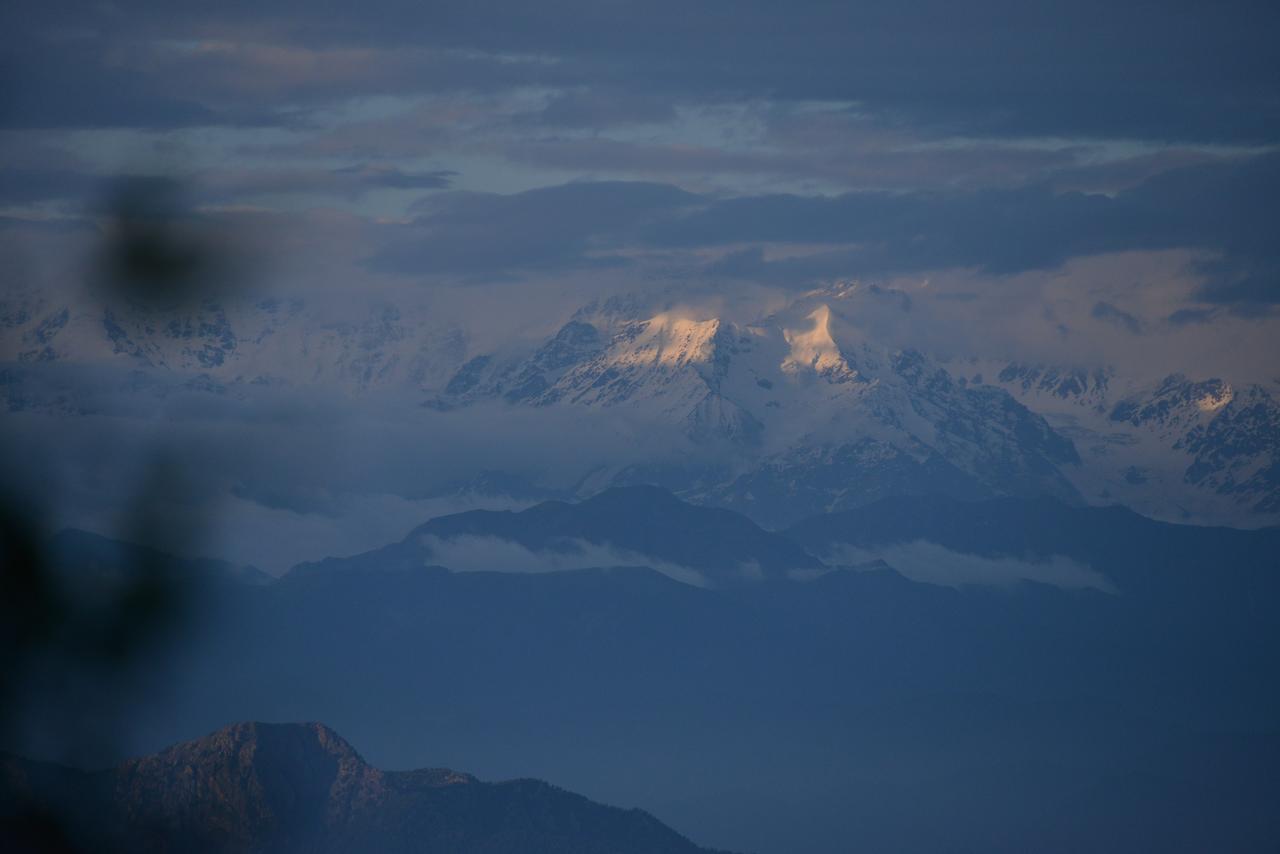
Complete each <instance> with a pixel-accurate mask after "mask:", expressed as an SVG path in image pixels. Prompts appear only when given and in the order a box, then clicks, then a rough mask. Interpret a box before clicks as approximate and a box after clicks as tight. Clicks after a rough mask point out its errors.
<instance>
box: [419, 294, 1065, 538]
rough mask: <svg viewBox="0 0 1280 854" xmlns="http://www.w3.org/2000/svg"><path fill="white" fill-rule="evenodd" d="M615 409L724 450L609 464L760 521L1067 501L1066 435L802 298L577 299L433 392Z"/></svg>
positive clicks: (470, 399)
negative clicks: (528, 344) (513, 345)
mask: <svg viewBox="0 0 1280 854" xmlns="http://www.w3.org/2000/svg"><path fill="white" fill-rule="evenodd" d="M484 399H505V400H507V401H509V402H511V403H516V404H522V405H531V406H552V405H572V406H584V407H617V408H627V409H629V410H633V411H635V412H636V413H637V414H638V415H642V416H643V417H645V418H647V419H651V420H654V421H657V422H660V423H673V424H677V425H679V426H680V427H681V429H682V430H683V432H684V433H685V435H686V436H687V437H689V438H690V439H691V440H692V441H693V442H694V443H695V445H707V444H729V445H731V446H733V447H735V448H736V452H734V453H731V454H729V455H728V456H727V458H726V457H725V456H723V455H718V456H717V457H716V459H717V460H721V461H722V462H720V464H719V465H718V466H716V467H714V468H713V467H710V466H705V465H702V464H700V463H699V461H698V460H696V459H695V460H693V461H692V462H691V463H690V464H689V465H687V466H683V467H681V469H682V470H681V471H679V472H671V471H666V472H656V471H654V470H649V469H645V470H636V469H632V470H629V471H619V472H616V473H614V474H613V475H612V476H611V477H612V482H614V483H626V482H629V481H635V480H659V481H662V482H664V483H665V484H666V485H667V486H670V487H672V488H674V489H676V490H678V491H680V492H682V493H684V494H686V495H688V496H690V497H694V498H698V499H700V500H703V501H706V502H709V503H713V504H718V505H723V506H729V507H734V508H736V509H741V510H743V511H745V512H747V513H749V514H751V515H753V516H755V517H756V518H759V519H762V520H765V521H767V522H771V523H777V522H781V521H785V520H790V519H796V518H799V517H800V516H803V515H806V514H811V513H815V512H822V511H824V510H830V509H838V508H847V507H853V506H857V505H858V504H861V503H864V502H866V501H868V500H872V499H874V498H877V497H880V496H883V495H887V494H896V493H901V492H908V493H913V492H937V491H942V492H945V493H948V494H953V495H958V496H964V497H978V496H983V495H994V494H1001V493H1006V494H1007V493H1012V494H1035V493H1049V494H1053V495H1057V496H1059V497H1063V498H1074V497H1075V491H1074V489H1073V488H1072V486H1071V485H1070V483H1069V481H1068V480H1067V479H1066V478H1065V477H1064V476H1063V475H1062V473H1061V472H1060V470H1059V469H1060V467H1062V466H1071V465H1075V464H1076V463H1077V456H1076V452H1075V449H1074V448H1073V447H1072V444H1071V442H1070V441H1069V440H1067V439H1065V438H1064V437H1062V436H1061V435H1059V434H1057V433H1056V432H1055V431H1054V430H1053V429H1052V428H1050V427H1049V426H1048V424H1046V423H1045V421H1044V420H1043V419H1042V418H1040V417H1039V416H1037V415H1035V414H1034V413H1032V412H1030V411H1029V410H1028V409H1027V408H1026V407H1024V406H1022V405H1020V404H1019V403H1018V402H1017V401H1016V400H1014V399H1013V397H1011V396H1010V395H1009V394H1007V393H1006V392H1004V391H1002V390H1000V389H997V388H994V387H991V386H980V387H969V386H968V385H967V384H963V383H957V382H956V381H955V380H954V379H953V378H952V377H951V375H950V374H949V373H948V372H947V371H946V370H945V369H944V368H943V367H941V366H940V365H939V364H937V363H936V362H934V361H933V360H931V359H930V358H928V357H927V356H925V355H924V354H922V353H919V352H916V351H912V350H907V351H894V350H891V349H889V348H887V347H884V346H881V345H878V344H876V343H875V342H872V341H869V340H866V339H865V337H864V336H863V335H862V334H861V333H860V332H859V330H858V329H857V328H856V327H855V326H854V325H853V324H851V323H849V322H848V321H847V320H846V319H845V318H843V317H841V316H840V314H838V312H837V311H836V310H834V309H833V308H832V307H831V306H830V305H829V304H827V303H826V302H823V301H821V300H818V299H809V300H802V301H800V302H797V303H796V304H795V305H793V306H791V307H790V308H789V309H787V310H786V311H784V312H782V313H779V314H777V315H775V316H772V317H769V318H766V319H764V320H763V321H761V322H759V323H755V324H751V325H745V326H739V325H736V324H732V323H727V322H724V321H722V320H720V319H717V318H714V317H711V318H705V317H697V316H684V315H680V314H677V313H673V312H666V313H659V314H656V315H653V316H649V317H627V316H625V315H624V316H621V317H619V316H618V315H617V314H612V313H610V312H608V311H607V310H602V309H600V308H598V307H593V308H591V309H588V310H584V311H583V312H580V313H579V315H578V316H577V317H575V318H574V319H573V320H571V321H570V322H569V323H568V324H566V325H565V326H564V327H563V328H561V329H560V331H559V332H558V333H556V335H555V336H553V337H552V338H551V339H550V340H549V341H548V342H547V343H546V344H545V345H543V346H542V347H541V348H540V349H539V350H538V351H537V352H536V353H535V354H534V355H533V356H531V357H530V358H527V359H523V360H520V359H516V360H512V361H508V362H505V363H503V362H500V361H499V360H497V359H493V358H490V357H487V356H481V357H477V358H475V359H472V360H471V361H470V362H468V363H467V364H466V365H465V366H464V367H463V368H462V369H461V370H460V371H459V372H458V374H457V375H455V376H454V377H453V379H452V380H450V382H449V383H448V384H447V386H446V387H445V389H444V391H443V393H442V394H441V395H440V396H439V397H438V398H436V399H435V400H434V401H433V405H435V406H437V407H440V408H454V407H460V406H466V405H468V404H471V403H474V402H476V401H479V400H484Z"/></svg>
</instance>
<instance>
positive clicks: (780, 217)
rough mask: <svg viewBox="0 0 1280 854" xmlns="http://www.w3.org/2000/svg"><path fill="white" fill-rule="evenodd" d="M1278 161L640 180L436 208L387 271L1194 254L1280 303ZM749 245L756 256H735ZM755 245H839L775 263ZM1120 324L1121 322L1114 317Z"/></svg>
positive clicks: (1228, 290) (1221, 291)
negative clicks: (945, 177) (741, 191)
mask: <svg viewBox="0 0 1280 854" xmlns="http://www.w3.org/2000/svg"><path fill="white" fill-rule="evenodd" d="M1277 194H1280V155H1267V156H1263V157H1255V158H1248V159H1238V160H1226V161H1221V162H1218V163H1214V164H1210V165H1197V166H1192V167H1187V168H1184V169H1180V170H1176V171H1173V172H1170V173H1166V174H1164V175H1160V176H1157V177H1156V178H1153V179H1150V180H1148V181H1146V182H1143V183H1142V184H1139V185H1138V186H1136V187H1134V188H1133V189H1131V190H1127V191H1125V192H1122V193H1119V194H1116V195H1114V196H1107V195H1101V194H1084V193H1078V192H1067V193H1055V192H1053V191H1052V190H1051V189H1049V188H1047V187H1043V186H1041V187H1030V188H1022V189H1016V190H981V191H970V192H952V193H939V192H914V193H884V192H862V193H847V194H844V195H841V196H834V197H817V196H795V195H770V196H751V197H742V198H731V199H714V198H710V197H706V196H698V195H695V194H690V193H686V192H683V191H680V190H678V189H676V188H674V187H666V186H663V185H655V184H642V183H625V182H623V183H618V182H615V183H579V184H567V185H563V186H560V187H554V188H548V189H542V190H535V191H531V192H526V193H520V194H515V195H511V196H500V195H482V194H458V195H446V196H437V197H435V200H434V201H433V202H432V209H431V211H430V212H429V213H427V214H425V215H424V216H422V217H420V218H418V219H417V220H416V221H415V222H414V223H412V224H411V225H409V226H406V227H404V229H403V231H402V233H401V234H399V235H398V236H397V237H396V239H395V242H394V243H393V245H392V246H391V247H390V248H388V249H387V250H386V251H385V252H384V253H383V254H382V255H380V256H378V257H377V258H376V259H375V264H376V265H377V266H380V267H382V268H384V269H398V270H402V271H405V272H453V273H472V274H483V273H493V272H499V271H515V270H517V269H518V268H520V267H522V266H532V267H538V268H555V267H572V266H580V265H583V264H587V263H600V262H601V259H602V257H605V258H607V257H609V253H610V252H613V253H616V254H615V256H614V258H615V260H620V259H621V258H622V257H623V256H622V254H621V253H626V252H630V251H633V250H635V249H637V248H645V249H649V250H653V251H672V250H687V251H692V250H699V249H706V248H709V247H711V248H714V247H723V248H727V249H730V250H732V251H731V253H730V254H728V255H726V256H724V257H723V258H721V259H720V260H719V261H718V262H717V263H716V265H715V266H714V267H713V268H712V272H717V273H720V274H723V275H729V276H735V277H740V278H748V279H760V280H764V281H770V282H775V283H778V284H784V285H789V286H793V287H803V286H807V285H808V284H809V283H810V282H811V281H813V280H814V279H821V278H826V277H836V276H848V275H859V274H866V273H883V272H897V271H911V270H928V269H942V268H951V267H973V268H979V269H982V270H985V271H987V272H990V273H1014V272H1021V271H1025V270H1033V269H1044V268H1051V267H1056V266H1058V265H1060V264H1062V263H1064V262H1065V261H1067V260H1069V259H1071V258H1073V257H1077V256H1081V255H1094V254H1099V253H1105V252H1119V251H1126V250H1161V249H1178V248H1190V249H1198V250H1202V251H1204V252H1208V253H1214V254H1215V257H1216V259H1217V260H1214V261H1206V262H1204V263H1203V264H1202V272H1203V273H1204V274H1205V276H1206V277H1207V283H1206V285H1205V286H1204V289H1203V292H1202V294H1201V296H1202V298H1203V299H1204V300H1206V301H1208V302H1221V303H1230V304H1234V305H1237V306H1239V307H1243V308H1246V309H1247V308H1248V307H1249V306H1254V307H1259V306H1264V305H1268V304H1273V303H1276V302H1280V279H1278V278H1277V277H1276V276H1275V272H1276V270H1277V266H1278V265H1280V234H1277V228H1278V227H1280V226H1278V225H1277V221H1276V220H1275V218H1274V216H1272V215H1271V212H1272V209H1273V200H1274V199H1275V198H1276V197H1277ZM744 244H747V245H748V247H747V248H739V249H734V247H741V246H742V245H744ZM757 244H804V245H809V246H812V245H815V244H816V245H818V246H820V247H821V246H826V247H828V248H826V249H824V250H820V251H806V252H804V253H792V254H791V255H790V256H788V254H787V253H786V252H782V253H778V254H780V255H781V257H779V258H777V259H776V260H769V259H768V258H767V257H766V255H765V253H764V252H763V251H762V250H761V249H759V248H752V246H751V245H757ZM1099 316H1105V317H1107V318H1108V319H1115V320H1120V321H1121V322H1123V317H1121V316H1119V315H1117V314H1114V313H1108V312H1106V311H1105V308H1104V309H1103V314H1102V315H1099Z"/></svg>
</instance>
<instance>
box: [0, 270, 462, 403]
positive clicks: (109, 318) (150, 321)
mask: <svg viewBox="0 0 1280 854" xmlns="http://www.w3.org/2000/svg"><path fill="white" fill-rule="evenodd" d="M465 350H466V337H465V335H464V333H463V332H462V330H461V329H460V328H459V327H458V326H456V325H454V324H450V323H441V322H439V321H437V320H435V319H433V318H432V317H430V316H429V315H427V314H426V313H423V312H411V311H408V310H402V309H401V308H400V307H398V306H395V305H390V304H386V303H382V304H379V303H376V302H372V301H370V302H361V303H358V304H357V305H355V306H354V308H353V306H352V305H350V304H345V305H343V306H342V307H341V308H337V307H335V306H332V305H322V304H319V303H317V304H314V305H313V304H311V303H308V302H305V301H303V300H301V299H280V298H266V299H261V300H257V301H249V300H237V301H235V302H234V303H229V304H226V305H222V304H216V303H213V302H205V303H203V304H199V305H195V306H188V307H183V308H177V309H169V310H159V309H154V308H147V307H142V306H138V305H132V304H125V303H121V302H116V303H104V302H99V301H96V300H89V299H83V298H81V299H67V300H65V301H55V300H52V299H50V298H48V297H45V296H43V295H41V294H26V295H13V296H10V297H9V298H7V299H5V300H0V361H3V362H9V363H17V364H18V365H22V364H31V363H50V362H58V363H71V364H102V363H109V364H117V365H124V366H128V367H131V368H139V369H144V370H145V369H154V370H160V371H163V372H172V373H176V374H185V375H190V376H201V375H203V376H204V377H206V378H207V379H208V380H209V381H210V382H213V383H218V384H227V383H256V384H273V383H283V384H290V385H305V384H325V385H329V386H336V387H338V388H341V389H343V390H345V391H349V392H355V393H359V392H362V391H368V390H371V389H377V388H417V389H430V388H435V387H437V386H438V385H439V384H440V383H441V382H443V380H444V379H445V378H447V377H448V376H450V375H451V374H452V373H453V372H454V371H455V370H456V369H457V366H458V364H459V363H460V362H461V360H462V357H463V355H464V354H465Z"/></svg>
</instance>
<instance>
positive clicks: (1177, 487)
mask: <svg viewBox="0 0 1280 854" xmlns="http://www.w3.org/2000/svg"><path fill="white" fill-rule="evenodd" d="M987 377H988V379H989V380H990V381H991V382H993V383H995V384H997V385H999V386H1000V387H1002V388H1004V389H1005V390H1006V391H1008V392H1009V393H1010V394H1012V395H1013V396H1014V397H1016V398H1018V400H1019V401H1021V402H1022V403H1023V404H1025V405H1026V406H1028V407H1029V408H1031V409H1033V410H1035V411H1037V412H1040V413H1041V414H1043V415H1044V416H1045V418H1046V419H1047V420H1048V421H1049V423H1050V424H1052V425H1053V426H1054V427H1055V428H1056V429H1057V430H1058V431H1059V432H1061V433H1062V434H1063V435H1065V436H1069V437H1071V438H1072V440H1073V441H1074V442H1075V445H1076V448H1077V450H1078V451H1079V452H1080V455H1081V458H1082V463H1083V464H1082V465H1081V466H1079V467H1076V468H1072V469H1065V470H1064V472H1065V473H1066V474H1067V476H1068V477H1069V478H1070V479H1071V480H1072V482H1073V483H1074V484H1075V486H1076V487H1077V488H1078V489H1079V491H1080V493H1081V494H1082V495H1083V496H1084V497H1085V498H1086V500H1088V501H1091V502H1095V503H1103V502H1118V503H1123V504H1126V505H1128V506H1131V507H1133V508H1135V509H1137V510H1139V511H1141V512H1144V513H1147V514H1148V515H1152V516H1155V517H1158V518H1164V519H1169V520H1174V521H1196V522H1217V523H1222V524H1242V523H1244V524H1267V523H1274V522H1275V521H1276V519H1277V517H1278V516H1280V397H1278V396H1277V394H1276V392H1275V390H1273V389H1268V388H1266V387H1264V386H1262V385H1258V384H1242V385H1236V384H1233V383H1231V382H1229V381H1227V380H1224V379H1221V378H1209V379H1202V380H1196V379H1191V378H1188V377H1186V376H1185V375H1182V374H1171V375H1169V376H1166V377H1164V378H1162V379H1160V380H1158V381H1155V382H1150V383H1143V382H1136V381H1133V380H1127V381H1126V380H1122V379H1121V378H1119V377H1118V376H1117V375H1116V372H1115V371H1114V370H1109V369H1108V370H1102V369H1097V370H1094V371H1084V370H1079V369H1067V368H1061V367H1045V366H1028V365H1022V364H1008V365H1004V366H987Z"/></svg>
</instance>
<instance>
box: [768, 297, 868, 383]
mask: <svg viewBox="0 0 1280 854" xmlns="http://www.w3.org/2000/svg"><path fill="white" fill-rule="evenodd" d="M806 319H807V320H808V321H809V322H810V324H811V325H810V326H808V327H807V328H800V329H784V330H783V332H782V334H783V338H784V339H785V340H786V342H787V345H788V347H789V348H790V349H789V351H788V353H787V357H786V358H785V359H784V360H783V362H782V365H781V369H782V371H783V372H784V373H786V374H790V375H793V376H794V375H799V374H803V373H805V372H813V373H815V374H817V375H818V376H820V377H823V378H824V379H826V380H828V381H829V382H849V381H850V380H853V379H856V378H857V375H858V374H857V371H855V370H854V369H853V368H851V367H850V366H849V363H848V361H847V360H846V359H845V357H844V354H843V353H842V352H841V351H840V346H839V345H838V344H837V343H836V341H835V338H834V337H832V334H831V307H830V306H828V305H825V304H823V305H820V306H818V307H817V308H816V309H814V310H813V312H812V313H810V314H809V316H808V317H807V318H806Z"/></svg>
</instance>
